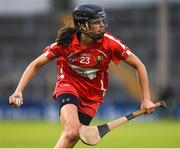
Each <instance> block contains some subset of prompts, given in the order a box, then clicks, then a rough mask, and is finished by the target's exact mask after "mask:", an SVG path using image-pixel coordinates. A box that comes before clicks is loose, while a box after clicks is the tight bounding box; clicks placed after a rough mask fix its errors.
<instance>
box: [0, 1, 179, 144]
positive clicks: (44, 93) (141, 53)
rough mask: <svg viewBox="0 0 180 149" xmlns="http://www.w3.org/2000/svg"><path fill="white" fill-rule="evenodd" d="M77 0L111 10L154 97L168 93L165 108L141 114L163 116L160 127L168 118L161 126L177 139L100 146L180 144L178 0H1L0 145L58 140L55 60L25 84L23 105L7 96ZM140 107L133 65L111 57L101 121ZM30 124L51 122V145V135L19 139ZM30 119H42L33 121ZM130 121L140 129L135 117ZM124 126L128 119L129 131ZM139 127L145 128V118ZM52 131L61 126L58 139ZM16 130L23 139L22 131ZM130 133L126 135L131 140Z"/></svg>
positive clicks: (112, 24)
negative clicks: (143, 68) (14, 105)
mask: <svg viewBox="0 0 180 149" xmlns="http://www.w3.org/2000/svg"><path fill="white" fill-rule="evenodd" d="M80 3H94V4H99V5H102V6H103V7H104V8H105V10H106V12H107V14H108V22H109V27H108V31H110V32H111V33H112V34H114V35H115V36H117V37H119V38H120V39H121V40H122V41H123V42H124V43H125V44H127V45H128V46H129V47H130V48H132V49H133V52H134V53H135V54H136V55H137V56H138V57H139V58H140V59H141V60H142V61H143V62H144V64H145V65H146V67H147V70H148V73H149V79H150V87H151V96H152V99H154V101H155V102H156V101H159V100H165V101H166V102H167V106H168V108H167V110H165V111H161V110H158V111H157V112H156V113H154V114H153V115H151V116H148V117H146V118H145V117H143V118H140V119H138V120H137V121H138V123H139V122H142V121H143V122H142V123H146V121H151V120H153V121H156V120H159V119H160V118H161V119H162V118H163V120H162V121H160V122H159V121H157V125H156V123H155V124H154V125H155V126H158V127H157V129H158V128H161V127H160V125H161V126H162V125H163V124H164V125H167V126H168V127H167V128H164V129H162V131H163V132H165V130H167V129H170V130H171V135H172V136H173V139H172V137H171V139H172V140H173V141H174V142H170V144H169V145H167V146H166V145H165V146H163V145H158V144H156V142H155V145H154V146H148V145H147V146H146V145H145V144H142V146H140V145H135V144H134V145H135V146H132V144H131V143H130V144H129V143H128V142H127V144H126V145H124V144H122V145H121V143H119V144H117V141H116V145H115V143H114V144H112V145H111V146H107V145H104V146H101V145H100V146H99V147H180V144H179V143H178V142H180V135H179V134H180V125H179V124H180V123H179V118H180V108H179V106H180V100H179V98H180V92H179V89H180V81H179V79H180V67H179V66H178V65H179V62H180V59H179V56H180V51H179V48H180V43H179V41H180V1H179V0H126V1H124V0H111V1H108V0H99V1H96V0H91V1H87V0H74V1H71V0H38V1H36V0H25V1H24V0H0V76H1V77H0V147H51V145H53V144H54V142H55V141H54V140H55V139H57V137H58V134H59V133H57V130H55V128H58V131H59V124H56V123H58V105H57V103H56V102H53V101H52V94H53V90H54V85H55V81H56V75H57V73H58V71H57V69H56V62H55V61H54V62H52V63H50V64H48V65H47V66H45V67H44V68H43V69H42V70H41V71H40V72H39V73H38V74H37V75H36V77H35V78H34V79H33V80H32V81H31V83H30V84H29V85H28V87H27V88H26V89H25V91H24V99H25V102H24V105H23V106H22V107H21V108H19V109H12V108H11V107H10V106H9V105H8V98H9V96H10V95H11V94H12V93H13V92H14V90H15V88H16V86H17V83H18V81H19V79H20V77H21V75H22V73H23V71H24V69H25V68H26V67H27V65H28V64H29V63H30V62H31V61H32V60H33V59H35V58H36V57H37V56H39V55H40V54H41V53H42V50H43V48H45V47H46V46H47V45H49V44H51V43H53V42H54V40H55V38H56V34H57V31H58V29H59V28H61V27H62V26H64V22H66V23H67V22H68V21H69V16H71V12H72V10H73V8H74V7H75V6H76V5H77V4H80ZM139 106H140V91H139V86H138V83H137V80H136V75H135V73H134V71H133V70H132V69H131V68H129V67H128V66H127V65H125V64H124V63H123V62H121V63H120V64H119V65H118V66H115V65H114V64H111V66H110V80H109V90H108V92H107V95H106V97H105V101H104V104H103V106H102V107H100V109H99V111H98V114H97V116H96V120H101V119H103V120H110V119H114V118H117V117H120V116H122V115H125V114H127V113H130V112H132V111H134V110H137V109H138V108H139ZM40 120H42V123H41V124H40ZM47 121H48V122H47ZM49 122H52V123H49ZM27 123H30V124H31V125H30V126H32V127H33V130H37V131H38V130H39V129H40V128H42V127H41V125H43V124H47V126H49V127H47V129H48V130H49V132H51V133H48V135H47V138H48V140H50V138H52V140H51V142H50V143H49V146H48V145H47V144H46V145H45V144H43V143H47V142H48V141H43V140H42V143H41V144H40V145H37V144H38V143H39V142H41V141H39V142H38V141H37V144H35V143H34V144H28V142H25V143H24V145H23V144H22V143H19V144H18V142H16V141H15V138H16V137H17V135H16V134H18V132H19V131H23V130H25V128H27V125H26V124H27ZM32 123H33V124H34V123H35V124H37V125H35V126H33V124H32ZM54 123H55V124H54ZM23 124H24V125H23ZM170 124H172V125H170ZM54 125H55V126H54ZM146 125H147V124H146ZM12 126H13V127H12ZM15 126H17V127H15ZM18 126H19V127H18ZM23 126H24V128H23ZM30 126H29V127H28V129H30ZM36 126H37V127H36ZM38 126H39V127H38ZM127 126H130V127H134V128H136V127H135V126H134V125H133V126H131V125H130V124H129V125H127ZM127 126H124V128H125V130H126V129H128V127H127ZM138 126H139V127H140V128H141V127H142V124H139V125H138ZM138 126H137V127H138ZM148 126H149V127H151V125H148ZM155 126H153V128H154V127H155ZM44 127H45V126H44ZM51 127H53V128H51ZM149 127H148V128H147V127H146V128H147V129H150V128H149ZM162 127H163V126H162ZM36 128H38V129H36ZM140 128H139V131H141V129H140ZM47 129H46V128H44V131H42V132H41V133H43V134H42V135H39V137H41V136H46V132H45V131H47ZM30 130H31V129H30ZM125 130H124V131H125ZM137 130H138V128H137ZM25 131H27V130H25ZM53 131H56V137H55V136H53V137H54V139H53V137H51V135H53V133H52V132H53ZM120 131H123V130H122V129H121V130H120ZM143 131H144V128H143ZM159 131H160V130H159ZM35 132H36V131H35ZM50 134H51V135H50ZM124 134H126V132H124ZM159 134H160V132H159ZM171 135H169V134H166V133H164V134H163V137H166V136H167V138H166V139H167V140H168V139H169V136H171ZM13 136H14V137H13ZM157 136H158V135H157ZM157 136H156V137H157ZM19 137H20V139H22V138H25V136H23V133H20V136H19ZM131 137H132V136H131ZM147 137H148V136H147ZM115 138H116V139H117V136H115ZM128 138H129V136H127V138H126V137H125V139H126V141H127V140H128ZM27 139H30V137H29V138H27ZM31 139H32V138H31ZM125 139H124V140H125ZM157 139H158V138H157ZM9 140H10V141H9ZM13 140H14V141H13ZM35 140H36V139H35ZM35 140H34V141H35ZM8 141H9V142H8ZM32 141H33V140H32ZM107 141H108V139H107ZM139 141H140V142H141V140H139ZM161 141H162V142H161V143H165V142H166V143H167V142H168V141H166V140H161ZM169 141H171V140H170V139H169ZM10 142H15V143H10ZM104 142H105V141H104ZM111 142H113V141H111ZM124 142H125V141H124ZM16 143H17V144H16ZM78 147H81V145H79V146H78ZM82 147H84V146H82ZM86 147H87V146H86Z"/></svg>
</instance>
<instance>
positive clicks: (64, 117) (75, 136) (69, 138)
mask: <svg viewBox="0 0 180 149" xmlns="http://www.w3.org/2000/svg"><path fill="white" fill-rule="evenodd" d="M60 120H61V124H62V127H63V131H62V134H61V136H60V138H59V140H58V142H57V144H56V146H55V148H71V147H73V146H74V145H75V144H76V142H77V141H78V140H79V127H80V122H79V118H78V109H77V106H76V105H74V104H66V105H64V106H63V107H62V108H61V116H60Z"/></svg>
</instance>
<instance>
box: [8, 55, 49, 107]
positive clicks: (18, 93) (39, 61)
mask: <svg viewBox="0 0 180 149" xmlns="http://www.w3.org/2000/svg"><path fill="white" fill-rule="evenodd" d="M49 61H51V60H50V59H48V58H47V57H46V56H45V55H44V54H42V55H40V56H39V57H38V58H36V59H35V60H34V61H33V62H31V63H30V64H29V65H28V67H27V68H26V70H25V71H24V73H23V75H22V77H21V79H20V82H19V84H18V86H17V88H16V90H15V92H14V93H13V94H12V95H11V96H10V97H9V103H10V104H11V105H12V106H13V107H18V106H20V105H21V104H23V96H22V92H23V90H24V88H25V87H26V85H27V84H28V82H29V81H30V80H31V79H32V78H33V76H34V75H35V74H36V73H37V71H38V70H39V69H40V68H41V67H42V66H43V65H45V64H47V63H48V62H49ZM17 98H18V99H19V100H20V101H19V103H17Z"/></svg>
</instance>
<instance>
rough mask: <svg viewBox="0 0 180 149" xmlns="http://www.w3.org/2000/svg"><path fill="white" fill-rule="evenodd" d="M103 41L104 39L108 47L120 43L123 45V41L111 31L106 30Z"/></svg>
mask: <svg viewBox="0 0 180 149" xmlns="http://www.w3.org/2000/svg"><path fill="white" fill-rule="evenodd" d="M103 41H104V44H105V45H108V47H109V46H110V47H117V46H119V45H120V46H123V43H122V41H121V40H120V39H119V38H117V37H115V36H114V35H112V34H111V33H109V32H106V33H105V34H104V40H103Z"/></svg>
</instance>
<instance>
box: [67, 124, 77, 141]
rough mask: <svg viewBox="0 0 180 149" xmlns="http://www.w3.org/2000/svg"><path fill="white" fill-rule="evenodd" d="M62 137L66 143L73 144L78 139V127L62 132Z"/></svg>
mask: <svg viewBox="0 0 180 149" xmlns="http://www.w3.org/2000/svg"><path fill="white" fill-rule="evenodd" d="M64 136H65V138H66V139H67V141H68V142H74V141H77V140H78V139H79V127H76V128H69V129H66V130H64Z"/></svg>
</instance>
